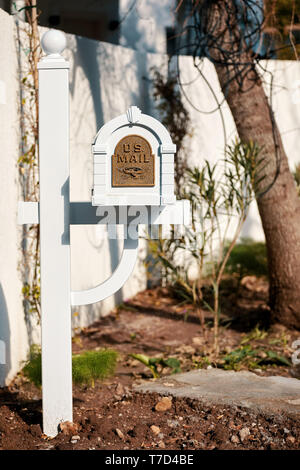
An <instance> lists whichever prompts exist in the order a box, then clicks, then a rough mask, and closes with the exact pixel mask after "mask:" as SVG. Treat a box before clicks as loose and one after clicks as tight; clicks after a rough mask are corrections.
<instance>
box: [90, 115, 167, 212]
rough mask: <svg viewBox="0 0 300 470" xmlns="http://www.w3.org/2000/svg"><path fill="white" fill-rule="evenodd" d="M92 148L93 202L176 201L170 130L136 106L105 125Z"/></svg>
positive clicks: (147, 203) (151, 203) (98, 203)
mask: <svg viewBox="0 0 300 470" xmlns="http://www.w3.org/2000/svg"><path fill="white" fill-rule="evenodd" d="M92 150H93V155H94V187H93V194H92V204H93V205H95V206H101V205H155V206H159V205H165V204H173V203H174V202H175V201H176V198H175V195H174V153H175V151H176V146H175V145H174V144H173V142H172V139H171V136H170V134H169V132H168V131H167V129H166V128H165V127H164V126H163V125H162V124H161V123H160V122H159V121H158V120H157V119H155V118H153V117H151V116H148V115H146V114H143V113H142V112H141V111H140V110H139V108H137V107H136V106H131V107H130V108H129V109H128V110H127V112H126V114H122V115H121V116H119V117H117V118H115V119H112V120H111V121H109V122H108V123H107V124H105V125H104V126H103V127H102V128H101V129H100V130H99V132H98V133H97V135H96V137H95V140H94V143H93V145H92Z"/></svg>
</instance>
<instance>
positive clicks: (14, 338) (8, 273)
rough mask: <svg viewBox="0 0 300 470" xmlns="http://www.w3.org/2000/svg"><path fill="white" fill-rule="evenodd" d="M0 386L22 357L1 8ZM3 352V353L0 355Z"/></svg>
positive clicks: (12, 67)
mask: <svg viewBox="0 0 300 470" xmlns="http://www.w3.org/2000/svg"><path fill="white" fill-rule="evenodd" d="M0 31H1V41H0V341H1V348H0V349H2V348H4V350H5V356H6V357H5V358H4V357H3V349H2V354H1V355H0V386H3V385H4V382H5V379H6V380H10V379H11V378H12V377H13V376H14V375H15V373H16V372H17V371H18V369H19V365H20V361H22V360H23V359H24V358H25V356H26V351H27V343H28V342H27V331H26V326H25V322H24V312H23V306H22V295H21V289H22V283H21V280H20V275H19V270H18V264H19V261H20V251H19V248H20V241H21V237H20V229H19V228H18V227H17V201H18V198H19V192H18V170H17V159H18V155H19V148H18V147H19V128H20V124H19V116H18V91H19V85H18V74H17V54H16V49H15V41H14V22H13V19H12V17H10V16H9V15H8V14H6V13H4V12H3V11H2V10H0ZM1 356H2V358H1Z"/></svg>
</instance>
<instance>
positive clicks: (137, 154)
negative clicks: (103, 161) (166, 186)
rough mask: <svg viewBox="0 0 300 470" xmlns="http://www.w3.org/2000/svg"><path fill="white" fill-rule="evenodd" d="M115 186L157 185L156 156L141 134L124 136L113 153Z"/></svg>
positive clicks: (113, 181) (113, 179)
mask: <svg viewBox="0 0 300 470" xmlns="http://www.w3.org/2000/svg"><path fill="white" fill-rule="evenodd" d="M111 171H112V175H111V176H112V186H113V187H141V186H144V187H147V186H148V187H149V186H155V156H154V155H153V153H152V149H151V145H150V144H149V142H148V141H147V140H146V139H145V138H144V137H141V136H140V135H128V136H126V137H123V138H122V139H121V140H120V141H119V142H118V143H117V145H116V147H115V150H114V154H113V155H112V165H111Z"/></svg>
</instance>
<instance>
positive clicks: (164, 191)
mask: <svg viewBox="0 0 300 470" xmlns="http://www.w3.org/2000/svg"><path fill="white" fill-rule="evenodd" d="M65 45H66V40H65V36H64V34H63V33H62V32H60V31H57V30H50V31H48V32H47V33H45V34H44V36H43V38H42V46H43V49H44V52H45V53H46V56H45V57H44V58H43V59H42V60H41V61H40V62H39V65H38V69H39V122H40V124H39V142H40V202H39V203H35V202H19V210H18V218H19V223H20V224H34V223H39V224H40V233H41V242H40V248H41V314H42V321H41V324H42V387H43V431H44V433H45V434H47V435H48V436H55V435H56V434H57V432H58V426H59V424H60V423H61V422H63V421H72V420H73V415H72V350H71V305H76V306H78V305H86V304H91V303H95V302H99V301H101V300H103V299H105V298H106V297H108V296H110V295H112V294H114V293H115V292H116V291H117V290H119V289H120V288H121V287H122V286H123V284H124V283H125V281H126V280H127V279H128V277H129V276H130V274H131V272H132V270H133V268H134V265H135V262H136V259H137V252H138V226H139V224H147V225H163V224H183V225H187V224H188V223H189V202H188V201H176V198H175V195H174V153H175V150H176V148H175V145H174V144H173V143H172V140H171V137H170V135H169V133H168V131H167V129H166V128H165V127H164V126H163V125H162V124H161V123H160V122H159V121H157V120H156V119H154V118H152V117H151V116H148V115H145V114H142V113H141V111H140V110H139V109H138V108H137V107H136V106H131V107H130V108H129V109H128V110H127V112H126V113H125V114H122V115H121V116H119V117H116V118H115V119H113V120H111V121H109V122H108V123H107V124H105V125H104V126H103V127H102V128H101V129H100V130H99V132H98V134H97V135H96V138H95V140H94V143H93V145H92V155H93V160H94V181H93V188H92V195H91V203H87V202H73V203H70V201H69V177H70V170H69V64H68V62H67V61H65V59H64V58H63V57H62V56H61V53H62V51H63V49H64V48H65ZM91 224H105V225H108V226H113V227H115V226H116V225H123V226H124V247H123V254H122V257H121V259H120V262H119V265H118V266H117V269H116V270H115V271H114V272H113V273H112V276H111V277H110V278H109V279H107V280H106V281H105V282H103V283H102V284H100V285H98V286H96V287H93V288H91V289H87V290H83V291H75V292H71V286H70V225H91ZM113 234H114V232H113V231H112V232H109V236H113Z"/></svg>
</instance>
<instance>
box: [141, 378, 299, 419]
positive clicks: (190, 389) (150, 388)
mask: <svg viewBox="0 0 300 470" xmlns="http://www.w3.org/2000/svg"><path fill="white" fill-rule="evenodd" d="M135 390H136V391H138V392H156V393H159V394H162V395H172V396H174V397H184V398H192V399H198V400H200V401H201V402H203V403H205V404H217V405H229V406H243V407H246V408H250V409H253V410H257V411H262V412H268V413H271V414H278V413H280V412H283V411H284V412H286V413H289V414H290V413H292V414H297V415H300V380H298V379H293V378H287V377H280V376H274V377H273V376H272V377H259V376H258V375H256V374H254V373H252V372H248V371H240V372H235V371H224V370H221V369H210V370H203V369H202V370H194V371H191V372H185V373H182V374H176V375H171V376H168V377H163V378H161V379H159V380H156V381H153V382H149V381H147V382H143V383H142V384H140V385H137V386H136V387H135Z"/></svg>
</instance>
